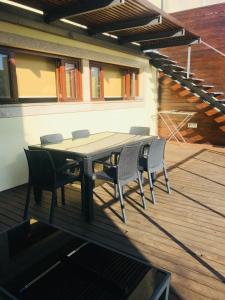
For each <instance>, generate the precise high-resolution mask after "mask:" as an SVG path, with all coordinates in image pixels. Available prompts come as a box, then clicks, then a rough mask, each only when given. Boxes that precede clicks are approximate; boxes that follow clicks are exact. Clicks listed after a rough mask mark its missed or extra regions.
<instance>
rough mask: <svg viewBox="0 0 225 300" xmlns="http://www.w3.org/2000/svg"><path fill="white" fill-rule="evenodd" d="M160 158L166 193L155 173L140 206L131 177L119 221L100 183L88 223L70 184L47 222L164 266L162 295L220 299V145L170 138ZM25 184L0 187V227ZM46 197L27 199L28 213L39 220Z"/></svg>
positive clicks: (16, 208)
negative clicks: (167, 277) (166, 282)
mask: <svg viewBox="0 0 225 300" xmlns="http://www.w3.org/2000/svg"><path fill="white" fill-rule="evenodd" d="M166 160H167V166H168V170H169V178H170V183H171V186H172V194H171V195H168V194H167V193H166V192H165V190H166V189H165V186H164V179H163V178H162V177H159V178H158V179H157V181H156V184H155V186H156V187H155V191H156V196H157V203H156V205H153V204H152V203H151V201H150V193H149V188H148V185H147V184H146V185H145V194H146V198H147V199H148V209H147V210H146V211H144V210H143V209H142V207H141V199H140V195H139V194H138V193H137V191H136V183H133V184H130V186H129V187H128V189H127V196H126V211H127V218H128V224H127V225H125V224H123V223H122V221H121V220H120V218H119V214H120V207H119V204H118V202H116V201H115V200H114V199H113V188H112V186H111V185H109V184H107V183H105V184H104V185H99V186H97V187H96V189H95V214H96V218H95V221H94V222H93V224H87V223H85V222H84V221H83V220H82V218H81V215H80V200H79V199H80V193H79V189H78V188H77V187H76V186H68V188H67V190H66V199H67V201H66V206H65V207H62V206H61V205H60V204H59V206H58V207H57V208H56V213H55V224H56V225H58V226H60V227H62V228H65V229H67V230H69V231H72V232H74V233H78V234H82V235H83V236H85V237H88V238H89V239H91V240H95V241H98V242H102V243H104V244H106V245H109V246H112V247H115V248H117V249H119V250H122V251H125V252H127V253H130V254H133V255H135V256H137V257H139V258H142V259H144V260H147V261H149V262H151V263H152V264H154V265H155V266H157V267H160V268H164V269H166V270H168V271H170V272H171V273H172V281H171V292H170V299H188V300H190V299H193V300H198V299H215V300H224V299H225V150H224V149H222V148H215V147H208V146H200V145H181V146H179V145H178V144H174V143H170V144H167V149H166ZM25 191H26V188H25V186H22V187H18V188H15V189H11V190H9V191H4V192H2V193H0V230H4V229H7V228H9V227H10V226H13V225H15V224H16V223H18V222H20V221H21V216H22V213H23V207H24V199H25ZM49 199H50V198H49V195H48V193H45V194H44V199H43V203H42V206H41V207H40V206H37V205H35V204H33V206H32V208H31V210H30V214H31V215H32V216H34V217H36V218H39V219H41V220H47V217H48V208H49ZM32 203H33V202H32Z"/></svg>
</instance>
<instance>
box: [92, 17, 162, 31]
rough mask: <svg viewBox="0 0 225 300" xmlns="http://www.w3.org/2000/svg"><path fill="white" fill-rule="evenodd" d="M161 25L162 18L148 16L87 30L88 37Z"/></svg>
mask: <svg viewBox="0 0 225 300" xmlns="http://www.w3.org/2000/svg"><path fill="white" fill-rule="evenodd" d="M161 23H162V18H161V16H160V15H157V16H156V15H155V16H149V17H142V18H135V19H132V20H126V21H118V22H113V23H108V24H105V25H101V26H98V27H91V28H89V30H88V33H89V34H90V35H94V34H98V33H104V32H114V31H119V30H124V29H130V28H135V27H141V26H150V25H159V24H161Z"/></svg>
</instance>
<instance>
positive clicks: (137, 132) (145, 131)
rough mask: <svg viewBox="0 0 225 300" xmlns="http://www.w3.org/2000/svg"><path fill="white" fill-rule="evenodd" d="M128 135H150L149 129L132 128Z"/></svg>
mask: <svg viewBox="0 0 225 300" xmlns="http://www.w3.org/2000/svg"><path fill="white" fill-rule="evenodd" d="M129 133H130V134H135V135H150V128H149V127H138V126H137V127H136V126H132V127H131V128H130V132H129Z"/></svg>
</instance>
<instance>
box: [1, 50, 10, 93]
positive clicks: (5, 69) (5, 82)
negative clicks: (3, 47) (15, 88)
mask: <svg viewBox="0 0 225 300" xmlns="http://www.w3.org/2000/svg"><path fill="white" fill-rule="evenodd" d="M0 98H8V99H10V98H11V94H10V83H9V66H8V56H7V55H4V54H0Z"/></svg>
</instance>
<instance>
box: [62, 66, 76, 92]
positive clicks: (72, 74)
mask: <svg viewBox="0 0 225 300" xmlns="http://www.w3.org/2000/svg"><path fill="white" fill-rule="evenodd" d="M65 72H66V96H67V98H76V96H77V95H76V81H77V79H76V66H75V64H69V63H66V64H65Z"/></svg>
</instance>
